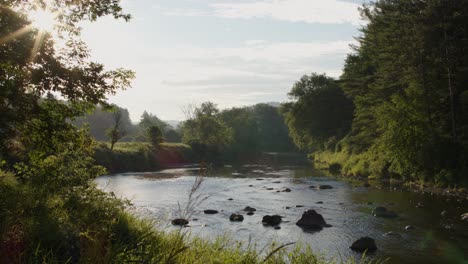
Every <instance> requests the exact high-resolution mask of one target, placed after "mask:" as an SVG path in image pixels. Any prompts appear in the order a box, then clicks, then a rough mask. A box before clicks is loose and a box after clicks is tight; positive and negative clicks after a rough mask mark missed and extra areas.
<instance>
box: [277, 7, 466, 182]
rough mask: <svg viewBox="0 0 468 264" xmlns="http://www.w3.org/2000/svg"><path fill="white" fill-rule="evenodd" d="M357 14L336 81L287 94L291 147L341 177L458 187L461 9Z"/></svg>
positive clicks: (462, 175) (462, 127)
mask: <svg viewBox="0 0 468 264" xmlns="http://www.w3.org/2000/svg"><path fill="white" fill-rule="evenodd" d="M361 14H362V17H363V18H364V19H365V20H366V21H367V23H366V25H365V26H363V27H362V28H361V34H360V35H359V36H358V37H357V38H356V39H357V41H358V42H359V44H358V45H356V46H355V47H353V49H354V52H353V53H352V54H349V55H348V57H347V59H346V63H345V67H344V73H343V75H342V76H341V77H340V78H339V79H338V80H334V79H332V78H329V77H326V76H324V75H317V74H312V75H310V76H304V77H303V78H302V79H301V80H300V81H298V82H297V83H296V84H295V85H294V87H293V88H292V90H291V92H290V94H289V95H290V97H291V99H292V101H291V102H290V103H287V104H285V105H284V106H283V108H282V111H283V113H284V115H285V117H286V120H287V123H288V125H289V127H290V133H291V136H292V138H293V139H294V142H295V143H296V145H297V146H299V147H300V148H301V149H304V150H307V151H309V152H311V153H312V157H313V158H314V160H315V161H316V163H317V165H318V166H326V167H330V166H331V167H334V168H338V169H339V170H340V171H341V172H342V173H343V174H346V175H354V176H367V177H400V178H402V179H405V180H422V181H427V182H434V183H440V184H449V183H465V184H466V183H467V181H468V177H467V176H466V175H468V170H467V165H468V164H467V161H468V160H467V157H468V156H467V154H468V141H467V140H468V131H467V125H468V86H467V83H468V50H467V47H468V4H467V2H465V1H450V0H430V1H409V0H405V1H401V0H382V1H376V2H375V3H371V4H368V5H364V6H363V8H362V9H361Z"/></svg>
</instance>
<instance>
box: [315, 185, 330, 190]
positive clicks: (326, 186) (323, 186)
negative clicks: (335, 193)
mask: <svg viewBox="0 0 468 264" xmlns="http://www.w3.org/2000/svg"><path fill="white" fill-rule="evenodd" d="M317 189H319V190H329V189H333V186H331V185H319V186H317Z"/></svg>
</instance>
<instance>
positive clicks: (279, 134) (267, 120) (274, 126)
mask: <svg viewBox="0 0 468 264" xmlns="http://www.w3.org/2000/svg"><path fill="white" fill-rule="evenodd" d="M252 110H253V118H254V120H255V123H256V124H257V138H256V141H257V144H258V147H259V149H260V150H261V151H263V152H289V151H295V150H296V148H295V147H294V144H293V142H292V141H291V138H290V137H289V129H288V126H287V125H286V123H285V118H284V116H283V115H282V114H281V113H280V109H279V107H278V106H273V105H271V104H257V105H255V106H253V109H252Z"/></svg>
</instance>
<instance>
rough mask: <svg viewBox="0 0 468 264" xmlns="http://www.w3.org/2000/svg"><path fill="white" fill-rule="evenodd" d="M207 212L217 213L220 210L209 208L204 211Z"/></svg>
mask: <svg viewBox="0 0 468 264" xmlns="http://www.w3.org/2000/svg"><path fill="white" fill-rule="evenodd" d="M203 212H204V213H205V214H217V213H218V211H217V210H212V209H207V210H205V211H203Z"/></svg>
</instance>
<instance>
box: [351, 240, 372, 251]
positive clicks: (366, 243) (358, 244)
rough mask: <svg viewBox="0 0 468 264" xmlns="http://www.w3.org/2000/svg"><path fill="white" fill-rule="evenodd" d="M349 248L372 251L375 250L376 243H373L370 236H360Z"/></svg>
mask: <svg viewBox="0 0 468 264" xmlns="http://www.w3.org/2000/svg"><path fill="white" fill-rule="evenodd" d="M349 248H350V249H352V250H354V251H358V252H364V251H368V252H372V251H376V250H377V245H376V244H375V240H374V239H372V238H370V237H361V238H359V239H358V240H356V241H354V243H353V244H352V245H351V247H349Z"/></svg>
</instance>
